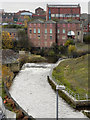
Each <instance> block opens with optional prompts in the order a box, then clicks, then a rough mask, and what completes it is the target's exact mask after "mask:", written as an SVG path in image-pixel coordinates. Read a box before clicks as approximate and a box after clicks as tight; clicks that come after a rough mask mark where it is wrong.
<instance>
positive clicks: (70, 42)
mask: <svg viewBox="0 0 90 120" xmlns="http://www.w3.org/2000/svg"><path fill="white" fill-rule="evenodd" d="M74 44H75V43H74V41H73V40H72V39H69V40H67V41H66V43H65V45H64V46H66V47H68V46H69V45H74Z"/></svg>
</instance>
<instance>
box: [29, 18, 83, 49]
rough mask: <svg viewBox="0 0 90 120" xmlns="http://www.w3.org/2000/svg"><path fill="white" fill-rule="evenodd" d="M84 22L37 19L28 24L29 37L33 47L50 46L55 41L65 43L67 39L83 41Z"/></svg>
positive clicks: (59, 43) (58, 43)
mask: <svg viewBox="0 0 90 120" xmlns="http://www.w3.org/2000/svg"><path fill="white" fill-rule="evenodd" d="M82 31H83V30H82V23H81V22H80V21H78V20H73V21H69V22H68V21H64V20H60V21H58V22H55V21H53V20H48V21H45V22H44V21H41V20H35V21H32V22H30V23H29V24H28V37H29V41H30V42H31V43H32V45H33V47H40V48H42V47H44V48H49V47H51V46H52V44H53V43H56V44H57V45H61V44H62V45H64V44H65V42H66V40H67V39H70V38H71V39H73V40H74V41H81V42H83V34H82V33H83V32H82Z"/></svg>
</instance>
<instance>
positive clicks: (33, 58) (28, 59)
mask: <svg viewBox="0 0 90 120" xmlns="http://www.w3.org/2000/svg"><path fill="white" fill-rule="evenodd" d="M46 61H47V60H46V59H45V58H44V57H41V56H40V55H30V56H29V55H27V54H26V55H21V56H20V58H19V62H20V67H22V65H23V64H25V63H40V62H46Z"/></svg>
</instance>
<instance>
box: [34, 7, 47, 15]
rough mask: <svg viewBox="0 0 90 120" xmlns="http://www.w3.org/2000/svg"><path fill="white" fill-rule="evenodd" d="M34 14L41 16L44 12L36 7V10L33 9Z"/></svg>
mask: <svg viewBox="0 0 90 120" xmlns="http://www.w3.org/2000/svg"><path fill="white" fill-rule="evenodd" d="M35 14H37V15H42V14H45V11H44V9H43V8H41V7H38V8H37V9H35Z"/></svg>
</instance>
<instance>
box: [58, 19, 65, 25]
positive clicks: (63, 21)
mask: <svg viewBox="0 0 90 120" xmlns="http://www.w3.org/2000/svg"><path fill="white" fill-rule="evenodd" d="M57 23H61V24H62V23H67V21H65V20H59V21H58V22H57Z"/></svg>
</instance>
